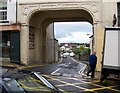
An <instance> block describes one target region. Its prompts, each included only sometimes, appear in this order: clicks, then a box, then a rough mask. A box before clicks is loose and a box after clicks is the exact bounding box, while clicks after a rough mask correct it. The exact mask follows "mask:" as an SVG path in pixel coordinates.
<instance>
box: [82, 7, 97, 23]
mask: <svg viewBox="0 0 120 93" xmlns="http://www.w3.org/2000/svg"><path fill="white" fill-rule="evenodd" d="M80 9H81V10H85V11H87V12H88V13H89V14H90V15H91V17H92V20H93V23H94V22H95V15H94V14H93V12H92V11H90V9H87V8H85V7H83V8H80Z"/></svg>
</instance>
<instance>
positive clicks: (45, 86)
mask: <svg viewBox="0 0 120 93" xmlns="http://www.w3.org/2000/svg"><path fill="white" fill-rule="evenodd" d="M11 68H12V67H4V66H1V67H0V70H1V71H2V73H1V74H0V75H1V77H0V93H17V92H18V93H46V92H47V93H59V90H58V89H57V88H56V87H55V86H54V85H53V84H51V83H50V82H49V81H48V80H47V79H46V78H44V77H43V76H42V75H40V73H37V72H31V71H28V70H19V69H18V70H10V69H11ZM13 69H16V68H14V67H13Z"/></svg>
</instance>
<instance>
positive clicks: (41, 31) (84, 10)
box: [20, 2, 102, 68]
mask: <svg viewBox="0 0 120 93" xmlns="http://www.w3.org/2000/svg"><path fill="white" fill-rule="evenodd" d="M98 3H99V4H98ZM38 6H41V7H38ZM57 6H59V7H57ZM20 7H21V9H23V11H22V12H23V15H22V18H20V19H21V23H22V27H21V41H22V42H21V63H23V64H29V63H31V62H32V61H34V62H44V61H45V58H46V57H45V56H46V54H45V53H44V51H43V50H45V48H44V49H43V47H45V42H46V41H45V40H46V27H47V26H48V24H50V23H52V22H55V21H59V22H64V21H66V22H68V21H87V22H90V23H91V24H93V27H94V42H95V43H94V47H93V48H94V50H95V51H96V52H97V43H96V41H97V39H98V37H96V35H97V30H98V27H99V26H100V24H99V22H100V14H101V13H100V10H99V7H100V2H89V3H88V2H77V3H76V2H72V3H71V2H69V3H68V2H66V3H62V2H61V3H50V4H47V3H42V4H41V3H38V4H32V3H31V4H23V3H22V4H20ZM43 23H44V25H43ZM30 27H31V28H34V30H35V31H36V33H35V39H36V40H35V49H33V50H31V51H34V52H31V51H29V30H30V29H29V28H30ZM38 40H41V41H39V43H38ZM36 41H37V42H36ZM43 41H44V42H43ZM23 44H24V45H25V46H24V47H23V46H22V45H23ZM36 46H37V47H36ZM38 46H39V47H41V48H38ZM101 47H102V43H101ZM41 50H42V52H40V51H41ZM25 51H26V52H25ZM30 52H31V53H30ZM37 52H38V53H37ZM43 53H44V55H42V54H43ZM29 54H34V56H32V55H31V56H30V55H29ZM38 54H39V55H38ZM99 55H100V54H99ZM31 57H33V59H32V60H31V59H30V58H31ZM30 60H31V62H30ZM40 60H41V61H40ZM99 63H100V62H99ZM98 67H99V68H100V64H99V66H98Z"/></svg>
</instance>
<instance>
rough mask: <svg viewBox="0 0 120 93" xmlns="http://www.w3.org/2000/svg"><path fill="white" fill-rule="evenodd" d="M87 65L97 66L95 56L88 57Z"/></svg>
mask: <svg viewBox="0 0 120 93" xmlns="http://www.w3.org/2000/svg"><path fill="white" fill-rule="evenodd" d="M89 64H90V65H96V64H97V57H96V55H95V54H92V55H90V57H89Z"/></svg>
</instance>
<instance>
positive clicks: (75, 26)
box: [54, 22, 93, 43]
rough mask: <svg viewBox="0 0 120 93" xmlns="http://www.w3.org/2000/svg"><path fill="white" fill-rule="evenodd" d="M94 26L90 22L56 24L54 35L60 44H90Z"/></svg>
mask: <svg viewBox="0 0 120 93" xmlns="http://www.w3.org/2000/svg"><path fill="white" fill-rule="evenodd" d="M92 33H93V32H92V25H91V24H90V23H88V22H55V23H54V35H55V38H56V39H57V40H58V42H59V43H89V42H90V38H89V37H90V36H91V35H92Z"/></svg>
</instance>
